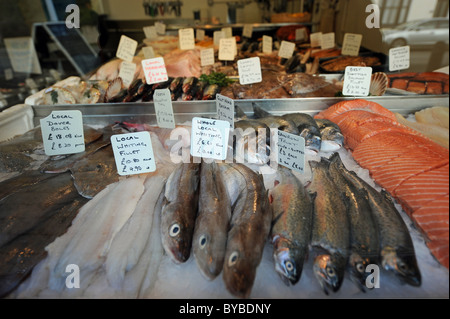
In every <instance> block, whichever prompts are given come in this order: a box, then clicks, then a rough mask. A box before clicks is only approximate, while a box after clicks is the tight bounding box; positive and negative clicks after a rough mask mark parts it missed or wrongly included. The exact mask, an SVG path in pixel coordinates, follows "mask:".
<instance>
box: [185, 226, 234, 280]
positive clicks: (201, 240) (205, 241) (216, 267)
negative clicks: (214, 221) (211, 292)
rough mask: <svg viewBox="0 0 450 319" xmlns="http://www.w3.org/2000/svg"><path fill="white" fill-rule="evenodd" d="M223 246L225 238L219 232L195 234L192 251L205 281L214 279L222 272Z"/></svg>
mask: <svg viewBox="0 0 450 319" xmlns="http://www.w3.org/2000/svg"><path fill="white" fill-rule="evenodd" d="M225 246H226V236H222V235H221V233H220V232H218V233H215V234H209V233H205V232H201V233H198V234H197V233H195V235H194V238H193V242H192V251H193V253H194V256H195V260H196V262H197V265H198V267H199V269H200V271H201V273H202V274H203V275H205V276H206V278H207V279H209V280H212V279H214V278H216V277H217V276H218V275H219V274H220V272H221V271H222V268H223V262H224V256H225V253H224V250H225Z"/></svg>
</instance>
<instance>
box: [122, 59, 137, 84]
mask: <svg viewBox="0 0 450 319" xmlns="http://www.w3.org/2000/svg"><path fill="white" fill-rule="evenodd" d="M135 72H136V63H130V62H127V61H123V62H122V65H121V67H120V72H119V77H120V78H121V79H122V82H123V84H124V86H126V87H128V86H129V85H130V84H131V82H133V80H134V73H135Z"/></svg>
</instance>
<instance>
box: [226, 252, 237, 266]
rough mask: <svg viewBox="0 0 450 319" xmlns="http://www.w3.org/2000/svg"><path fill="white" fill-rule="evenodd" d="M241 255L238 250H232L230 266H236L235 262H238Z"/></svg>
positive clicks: (229, 259)
mask: <svg viewBox="0 0 450 319" xmlns="http://www.w3.org/2000/svg"><path fill="white" fill-rule="evenodd" d="M238 257H239V253H238V252H237V251H235V252H232V253H231V255H230V257H229V258H228V266H229V267H231V266H234V264H235V263H236V262H237V259H238Z"/></svg>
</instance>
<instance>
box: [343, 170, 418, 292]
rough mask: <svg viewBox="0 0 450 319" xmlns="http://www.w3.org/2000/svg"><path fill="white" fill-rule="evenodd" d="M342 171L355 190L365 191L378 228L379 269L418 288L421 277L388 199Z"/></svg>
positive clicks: (403, 227) (407, 236) (411, 247)
mask: <svg viewBox="0 0 450 319" xmlns="http://www.w3.org/2000/svg"><path fill="white" fill-rule="evenodd" d="M343 172H344V173H345V177H346V178H347V179H348V180H349V181H351V182H352V183H354V185H356V187H358V188H364V189H365V190H366V191H367V194H368V196H369V203H370V206H371V207H372V214H373V217H374V220H375V222H376V224H377V227H378V229H379V235H378V237H379V241H380V258H381V265H382V266H383V268H385V269H386V270H388V271H391V272H392V273H394V274H395V275H396V276H397V277H398V278H399V279H400V281H401V282H404V283H407V284H409V285H412V286H420V285H421V274H420V270H419V267H418V265H417V260H416V254H415V250H414V245H413V242H412V239H411V235H410V234H409V231H408V227H407V226H406V224H405V222H404V221H403V219H402V217H401V216H400V213H399V212H398V210H397V208H396V207H395V205H394V203H393V201H392V198H391V197H390V196H389V194H387V193H386V192H385V191H384V190H383V191H382V192H381V193H379V192H378V191H377V190H376V189H374V188H373V187H372V186H370V185H369V184H368V183H367V182H365V181H364V180H362V179H361V178H360V177H359V176H358V175H356V173H355V172H352V171H343Z"/></svg>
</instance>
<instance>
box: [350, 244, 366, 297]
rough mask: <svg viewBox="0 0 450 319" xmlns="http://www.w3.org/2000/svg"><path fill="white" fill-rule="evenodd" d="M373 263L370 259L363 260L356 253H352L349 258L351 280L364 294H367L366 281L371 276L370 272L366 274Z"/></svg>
mask: <svg viewBox="0 0 450 319" xmlns="http://www.w3.org/2000/svg"><path fill="white" fill-rule="evenodd" d="M371 263H372V262H371V261H370V260H369V259H367V258H363V257H361V256H360V255H359V254H356V253H352V254H351V255H350V257H349V261H348V265H349V273H350V278H351V279H352V280H353V281H354V282H355V283H356V284H357V285H358V287H359V289H361V291H362V292H365V287H366V279H367V277H368V276H369V275H370V272H366V268H367V266H368V265H369V264H371Z"/></svg>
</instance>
